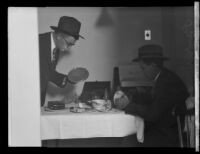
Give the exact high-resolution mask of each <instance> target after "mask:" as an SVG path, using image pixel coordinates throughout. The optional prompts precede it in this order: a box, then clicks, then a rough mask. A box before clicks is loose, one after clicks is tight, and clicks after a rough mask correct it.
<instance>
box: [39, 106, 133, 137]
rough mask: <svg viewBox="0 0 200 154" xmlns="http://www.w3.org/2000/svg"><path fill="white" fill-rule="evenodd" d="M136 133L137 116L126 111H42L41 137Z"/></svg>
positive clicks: (122, 135)
mask: <svg viewBox="0 0 200 154" xmlns="http://www.w3.org/2000/svg"><path fill="white" fill-rule="evenodd" d="M134 133H136V127H135V117H134V116H132V115H127V114H125V113H124V112H122V111H121V112H112V111H111V112H107V113H103V112H95V113H71V112H69V110H64V111H59V112H45V111H44V110H43V109H42V113H41V139H42V140H47V139H73V138H93V137H124V136H127V135H130V134H134Z"/></svg>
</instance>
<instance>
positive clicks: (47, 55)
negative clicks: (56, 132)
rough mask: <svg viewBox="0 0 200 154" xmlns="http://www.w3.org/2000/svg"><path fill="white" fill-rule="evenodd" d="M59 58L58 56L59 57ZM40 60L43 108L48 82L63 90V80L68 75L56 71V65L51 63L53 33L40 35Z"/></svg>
mask: <svg viewBox="0 0 200 154" xmlns="http://www.w3.org/2000/svg"><path fill="white" fill-rule="evenodd" d="M57 57H58V56H57ZM39 58H40V91H41V106H43V105H44V103H45V96H46V90H47V85H48V82H49V81H51V82H53V83H55V84H56V85H57V86H59V87H61V88H63V87H64V86H65V84H63V80H64V78H65V77H66V75H64V74H61V73H58V72H57V71H56V70H55V65H56V64H57V60H58V59H56V63H55V64H54V65H53V64H52V62H51V33H50V32H49V33H44V34H40V35H39Z"/></svg>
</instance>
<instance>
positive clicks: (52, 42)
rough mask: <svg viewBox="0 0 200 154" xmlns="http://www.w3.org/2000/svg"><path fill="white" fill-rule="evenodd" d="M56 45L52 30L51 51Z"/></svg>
mask: <svg viewBox="0 0 200 154" xmlns="http://www.w3.org/2000/svg"><path fill="white" fill-rule="evenodd" d="M55 47H56V45H55V42H54V40H53V32H51V51H53V49H54V48H55Z"/></svg>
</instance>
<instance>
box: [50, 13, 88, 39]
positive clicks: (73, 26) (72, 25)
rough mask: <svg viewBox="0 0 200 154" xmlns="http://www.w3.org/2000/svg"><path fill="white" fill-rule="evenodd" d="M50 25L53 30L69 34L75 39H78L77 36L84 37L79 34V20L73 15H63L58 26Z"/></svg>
mask: <svg viewBox="0 0 200 154" xmlns="http://www.w3.org/2000/svg"><path fill="white" fill-rule="evenodd" d="M50 27H51V28H52V29H53V30H55V31H60V32H63V33H66V34H68V35H70V36H73V37H75V39H76V40H77V39H79V37H81V38H83V39H84V37H83V36H81V35H79V32H80V28H81V22H80V21H78V20H77V19H75V18H73V17H68V16H63V17H61V18H60V20H59V22H58V27H55V26H50Z"/></svg>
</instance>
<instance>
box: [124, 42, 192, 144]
mask: <svg viewBox="0 0 200 154" xmlns="http://www.w3.org/2000/svg"><path fill="white" fill-rule="evenodd" d="M164 60H168V58H166V57H163V54H162V47H161V46H158V45H145V46H142V47H140V48H139V58H136V59H134V60H133V61H134V62H139V64H140V67H141V68H142V70H143V72H144V74H145V75H146V76H147V77H148V78H149V79H151V80H153V81H154V87H153V89H152V98H151V99H149V100H148V101H149V102H147V103H145V104H143V103H142V104H140V103H137V104H136V103H134V102H130V103H129V104H128V105H126V107H125V108H124V110H125V111H126V113H129V114H132V115H136V116H140V117H141V118H143V119H144V124H145V129H144V142H143V143H139V142H137V139H136V135H130V136H127V137H125V138H124V140H123V142H122V146H142V147H176V146H179V141H178V126H177V121H176V116H175V115H174V114H173V113H174V111H176V113H178V114H179V115H181V114H183V115H184V113H185V111H186V106H185V100H186V98H187V97H188V92H187V90H186V87H185V85H184V83H183V82H182V80H181V79H180V78H179V77H178V76H177V75H176V74H175V73H173V72H171V71H170V70H168V69H167V68H165V67H163V61H164ZM147 104H148V105H147Z"/></svg>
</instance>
